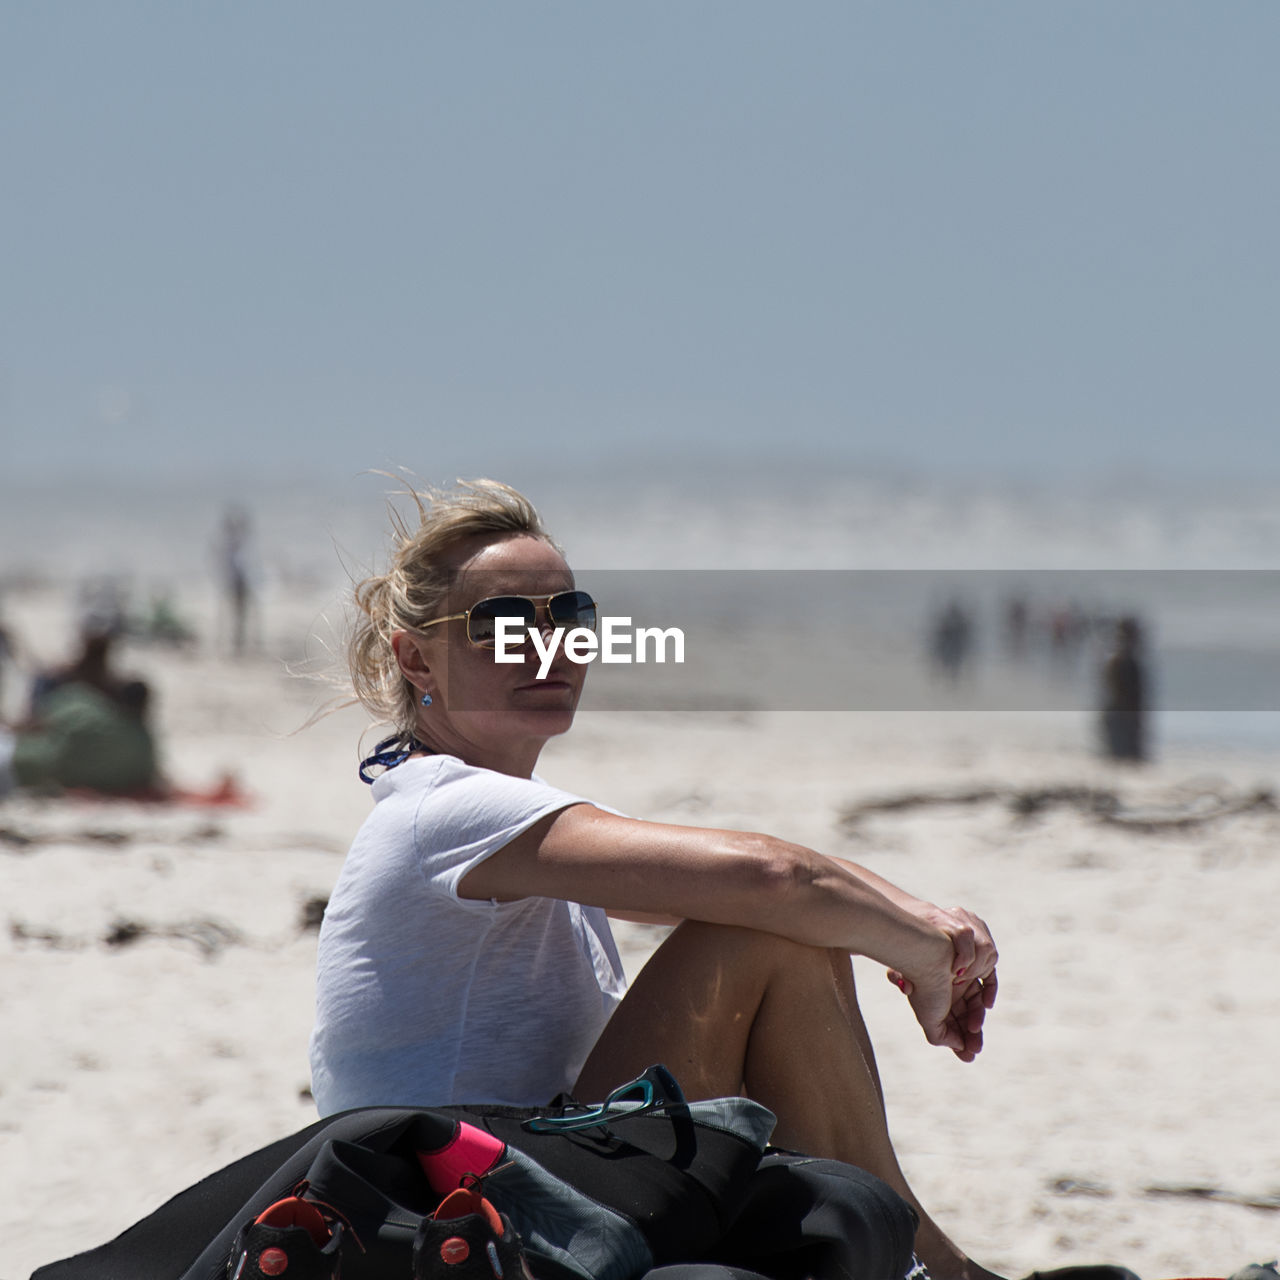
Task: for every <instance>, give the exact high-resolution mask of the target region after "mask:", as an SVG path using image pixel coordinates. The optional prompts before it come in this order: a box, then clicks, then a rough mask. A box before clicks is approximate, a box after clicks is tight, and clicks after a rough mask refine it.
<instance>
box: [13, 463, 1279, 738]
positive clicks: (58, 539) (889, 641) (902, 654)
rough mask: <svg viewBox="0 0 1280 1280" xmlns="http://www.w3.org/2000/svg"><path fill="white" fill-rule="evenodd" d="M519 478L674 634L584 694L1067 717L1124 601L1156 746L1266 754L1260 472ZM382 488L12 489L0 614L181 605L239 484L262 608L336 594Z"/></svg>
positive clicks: (582, 557) (1274, 542) (356, 567)
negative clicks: (1215, 483)
mask: <svg viewBox="0 0 1280 1280" xmlns="http://www.w3.org/2000/svg"><path fill="white" fill-rule="evenodd" d="M513 478H514V480H515V482H516V483H519V484H520V485H521V486H522V487H523V488H525V490H526V491H527V492H528V493H529V494H530V496H531V497H533V498H534V500H535V502H537V503H538V505H539V506H540V508H541V509H542V511H543V514H544V517H545V519H546V521H547V523H548V525H549V526H550V527H551V529H552V530H553V532H554V533H555V535H556V536H557V538H558V540H559V541H560V543H561V544H562V545H563V546H564V547H565V549H566V551H567V553H568V555H569V557H570V559H571V562H572V563H574V564H575V566H576V567H577V568H578V579H579V583H580V585H582V586H584V587H586V588H588V589H589V590H592V591H593V592H595V594H596V595H597V596H598V597H599V598H600V599H601V602H602V608H603V609H604V610H605V611H606V612H609V611H611V610H612V611H613V612H615V613H620V612H627V611H629V614H628V616H633V617H635V620H636V622H637V623H638V624H646V625H661V626H666V627H672V626H680V627H682V628H683V629H685V630H686V632H687V633H688V634H689V635H690V645H689V659H688V660H687V661H686V663H685V664H684V670H682V671H675V670H673V669H669V670H665V671H658V670H657V669H656V667H655V666H653V665H650V667H649V668H648V669H646V670H643V671H641V670H640V668H639V667H638V666H637V667H636V668H634V669H633V670H630V671H622V670H617V671H611V672H609V673H608V676H607V678H606V676H605V673H604V672H601V673H597V674H594V675H593V677H592V680H591V681H590V682H589V695H588V698H589V701H588V705H590V698H591V697H595V698H596V700H597V704H598V705H604V706H609V705H614V706H643V707H651V708H661V707H666V706H673V707H674V706H693V705H705V706H717V707H723V708H726V709H732V708H735V707H740V708H744V709H758V708H768V707H776V708H780V709H822V708H833V709H845V710H856V709H858V708H860V707H868V708H875V709H894V708H901V709H903V710H914V709H920V708H926V707H938V706H951V705H954V706H957V707H986V708H990V709H995V710H1050V711H1052V710H1058V709H1062V710H1079V709H1082V708H1086V707H1088V706H1090V705H1092V703H1093V702H1094V701H1095V700H1096V698H1097V696H1098V670H1099V667H1100V664H1101V662H1102V660H1103V658H1104V656H1105V654H1106V652H1107V650H1108V648H1109V647H1110V645H1111V642H1112V636H1113V632H1114V625H1115V622H1116V620H1117V619H1118V618H1119V617H1121V616H1134V617H1136V618H1138V619H1139V621H1140V622H1141V624H1142V628H1143V632H1144V637H1145V651H1144V656H1145V660H1146V663H1147V666H1148V669H1149V678H1150V684H1151V689H1152V694H1153V697H1152V701H1153V704H1154V706H1155V707H1156V709H1157V715H1158V717H1159V731H1158V732H1159V735H1160V737H1161V738H1162V739H1163V740H1166V741H1173V740H1187V741H1203V742H1206V743H1214V744H1218V745H1231V744H1239V745H1241V746H1249V747H1254V746H1265V747H1268V748H1270V747H1280V502H1277V501H1276V497H1277V495H1276V493H1275V492H1274V491H1269V490H1267V489H1266V488H1264V487H1261V486H1259V487H1255V488H1253V489H1251V490H1249V491H1245V492H1242V491H1238V490H1237V491H1212V490H1200V491H1196V490H1194V489H1190V488H1188V487H1186V486H1183V488H1181V489H1180V490H1173V489H1165V490H1160V489H1157V488H1156V487H1154V486H1146V487H1141V486H1136V487H1135V486H1133V485H1127V486H1126V485H1119V484H1111V485H1103V486H1093V487H1090V486H1087V485H1083V484H1076V485H1075V486H1074V487H1066V486H1063V487H1059V488H1054V487H1052V486H1049V485H1043V484H1042V485H1040V486H1039V487H1038V488H1035V489H1032V490H1029V489H1027V488H1025V487H1017V486H1014V485H1010V484H1004V485H1000V484H995V483H981V482H977V481H973V480H970V481H968V482H966V483H965V484H963V485H956V484H952V485H947V484H943V483H941V482H939V481H937V480H925V479H920V478H915V479H913V478H911V477H909V476H902V475H897V476H892V477H889V476H884V475H874V474H871V473H868V472H865V471H858V470H855V469H852V468H847V467H846V468H835V469H831V468H822V469H820V468H816V467H815V468H812V469H809V470H807V471H806V470H804V469H802V468H797V467H793V468H790V469H787V468H773V469H767V468H757V469H755V470H752V469H746V468H736V469H735V468H730V467H724V468H718V467H704V468H702V469H701V470H699V471H698V472H697V473H691V472H688V471H680V472H678V473H675V474H666V473H662V472H661V471H650V472H648V473H645V472H644V471H643V470H637V469H632V470H628V471H626V472H625V474H624V473H623V472H621V471H614V472H609V473H605V472H601V473H598V474H594V475H592V474H586V473H577V474H566V473H557V472H555V471H550V470H548V471H547V472H546V473H545V474H533V475H528V476H516V477H513ZM393 487H394V486H392V485H391V484H390V483H389V482H387V481H386V480H385V479H384V478H382V477H378V476H362V477H354V478H352V479H351V480H350V481H345V480H344V481H342V482H339V483H328V484H326V485H299V484H291V483H281V484H279V485H274V486H272V485H266V484H263V483H262V482H260V481H255V482H254V483H253V484H251V485H249V484H246V485H245V486H242V487H241V488H240V489H239V491H237V492H229V488H230V487H229V486H226V485H223V486H221V487H220V491H214V490H213V489H212V488H210V487H208V486H205V487H202V486H200V485H199V484H198V483H196V482H193V484H192V486H191V488H190V489H189V490H186V491H184V490H181V489H178V488H175V487H173V486H169V487H166V488H163V489H161V488H153V489H150V490H129V489H128V488H125V487H121V486H116V487H114V488H111V489H101V490H93V489H86V488H83V487H81V488H78V489H77V490H75V491H67V490H58V489H52V488H46V489H44V490H37V489H32V488H29V487H26V488H24V487H21V486H17V485H14V484H13V483H12V482H9V483H7V484H5V485H4V486H3V491H2V492H0V589H3V590H0V618H2V617H3V607H4V595H5V594H6V593H7V594H8V595H9V596H10V597H13V596H14V595H15V594H16V593H20V592H21V591H23V590H34V589H50V588H60V589H64V590H66V591H67V593H68V598H69V599H70V598H71V597H72V596H73V594H74V595H75V596H76V597H77V598H78V599H80V600H83V599H84V598H85V597H86V593H87V584H93V583H95V582H96V583H102V582H104V581H105V582H110V583H112V584H114V588H115V589H116V590H118V591H121V592H124V593H128V594H131V595H133V596H134V597H138V598H141V597H144V596H155V595H157V594H163V595H165V596H166V597H167V598H169V599H171V600H172V601H173V602H174V603H175V605H176V607H177V608H178V609H182V608H183V607H184V604H185V605H187V606H188V607H194V603H193V602H194V600H195V599H196V597H198V596H203V597H207V596H208V595H209V593H210V592H216V591H217V589H218V579H219V574H220V564H219V551H218V532H219V528H220V525H221V522H222V519H223V517H224V515H225V512H226V510H227V508H228V506H229V504H230V503H231V502H235V503H237V504H239V505H242V506H243V507H244V508H245V509H246V510H247V511H248V512H249V514H250V517H251V520H252V529H253V541H252V554H253V572H254V576H255V580H256V582H255V585H256V587H257V590H258V593H259V596H260V599H261V600H262V602H263V606H264V609H265V608H267V607H268V606H269V604H270V601H271V599H272V596H273V594H275V595H277V596H278V595H279V594H281V593H289V592H292V593H294V594H298V593H302V592H307V591H310V592H314V593H318V594H323V593H325V592H332V593H333V594H334V595H335V596H336V595H337V594H339V593H340V592H341V590H342V588H343V587H344V585H346V584H347V583H348V582H349V580H350V579H351V578H356V579H358V578H359V577H361V576H363V575H364V574H365V573H366V572H368V571H370V570H371V569H373V568H376V567H378V566H379V564H380V563H381V561H382V560H383V558H384V551H385V546H386V527H387V519H386V510H385V504H384V497H385V494H386V493H387V492H388V491H389V490H390V489H391V488H393ZM401 509H402V510H403V509H405V508H404V504H403V502H402V503H401ZM1015 602H1020V605H1021V609H1022V617H1023V619H1024V624H1023V627H1022V629H1021V631H1020V633H1017V632H1016V630H1015V627H1014V622H1013V619H1014V617H1015ZM950 606H955V607H956V608H957V609H959V610H960V611H961V612H962V613H963V615H964V617H965V619H966V621H967V627H968V630H967V633H966V634H967V644H966V646H965V652H964V657H963V662H961V663H960V664H959V666H958V668H957V669H956V670H955V671H946V670H943V669H942V664H940V663H939V661H938V660H937V658H938V655H937V649H938V634H939V630H940V627H941V620H942V619H943V616H944V614H945V611H946V610H947V609H948V608H949V607H950Z"/></svg>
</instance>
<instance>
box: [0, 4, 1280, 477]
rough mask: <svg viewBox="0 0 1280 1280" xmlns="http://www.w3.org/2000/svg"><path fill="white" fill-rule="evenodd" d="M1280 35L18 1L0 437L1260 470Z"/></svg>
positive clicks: (82, 448)
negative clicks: (795, 456) (796, 454)
mask: <svg viewBox="0 0 1280 1280" xmlns="http://www.w3.org/2000/svg"><path fill="white" fill-rule="evenodd" d="M1278 37H1280V5H1276V4H1275V3H1274V0H1256V2H1253V3H1242V2H1239V0H1226V2H1225V3H1222V4H1209V3H1205V2H1203V0H1197V3H1182V2H1180V0H1124V2H1123V3H1117V2H1116V0H1071V2H1070V3H1066V2H1065V0H1064V2H1055V3H1040V2H1037V0H1006V2H1000V0H991V2H988V3H983V4H957V3H937V4H925V3H915V2H901V3H900V2H898V0H881V2H880V3H875V4H870V3H867V4H862V3H856V2H855V0H839V3H835V2H832V3H825V2H824V3H812V2H807V0H801V2H798V3H795V4H784V3H780V2H778V0H772V2H770V3H764V2H762V0H681V2H680V3H671V2H665V3H664V2H654V0H650V2H649V3H644V4H638V3H635V4H611V3H609V4H607V3H598V2H588V0H581V2H580V3H573V4H567V3H554V2H550V0H537V2H534V0H527V2H526V0H518V2H517V0H512V2H510V3H504V4H497V3H484V2H483V0H453V2H452V3H430V2H428V0H413V2H408V0H405V2H403V3H386V2H377V0H375V2H374V3H370V4H359V5H358V4H356V3H353V2H351V3H343V4H338V3H332V2H330V0H305V2H303V0H297V2H286V0H272V2H270V3H261V4H250V3H239V4H231V3H223V4H214V3H206V4H199V5H175V4H173V3H171V2H170V0H157V2H155V3H129V2H126V0H108V2H99V0H92V2H89V0H81V2H79V3H71V2H65V3H64V2H56V0H50V2H49V3H40V4H37V3H18V2H17V0H3V3H0V129H2V130H3V132H2V134H0V240H2V242H3V246H4V248H3V262H4V267H3V275H2V277H0V326H2V327H0V445H2V449H0V471H3V472H4V473H5V475H6V476H8V477H22V476H26V475H33V476H34V475H36V474H37V473H38V472H41V471H47V470H49V469H50V468H52V467H54V466H56V465H61V466H70V467H73V468H74V469H75V470H76V471H77V472H81V471H83V472H89V473H92V474H102V475H104V476H108V477H110V476H114V475H116V474H120V473H125V472H130V471H143V472H145V473H147V474H174V475H178V474H185V475H195V474H211V475H212V474H216V475H228V474H229V475H235V474H237V473H244V472H254V471H277V470H282V469H285V468H289V469H295V468H297V469H303V470H305V471H307V472H309V473H314V474H316V475H334V476H337V475H341V476H347V475H350V474H351V473H352V472H353V471H354V470H357V469H359V468H362V467H370V466H375V467H376V466H385V465H388V464H396V463H406V464H409V465H411V466H413V467H414V468H415V469H416V470H417V471H418V472H419V473H420V474H422V475H424V476H427V477H432V478H436V477H439V476H442V475H452V474H454V473H456V472H458V471H464V472H470V473H475V472H479V471H489V472H495V471H497V472H499V473H500V472H501V470H502V466H503V464H504V463H506V462H509V461H510V460H515V459H525V460H528V459H533V458H538V459H542V460H543V461H545V462H549V463H552V464H555V463H557V462H559V461H561V460H567V461H572V462H574V463H575V464H579V465H581V466H582V467H585V468H586V469H587V470H588V471H591V472H592V473H593V474H596V475H599V476H600V477H601V478H602V479H603V478H605V477H607V476H608V475H609V472H608V470H607V469H606V468H605V467H604V465H603V464H604V463H605V462H606V461H607V460H608V459H610V458H612V457H616V456H617V455H618V453H619V451H622V452H623V453H627V452H631V453H642V452H645V451H652V452H653V453H654V454H656V456H657V457H658V459H659V460H660V463H661V465H663V466H668V467H670V468H672V469H673V470H675V469H679V468H681V467H682V466H684V465H686V464H688V463H690V462H691V461H693V460H695V459H696V460H703V459H705V458H707V457H713V458H714V457H717V456H720V457H726V458H732V457H745V458H747V459H748V460H760V459H769V458H773V457H779V458H785V457H787V456H788V455H791V454H795V453H797V452H798V453H800V454H803V455H805V456H807V457H817V458H822V457H829V458H832V459H836V460H848V461H850V462H853V463H859V462H863V461H868V460H870V461H874V462H877V463H888V464H890V465H894V466H899V467H908V468H909V467H914V466H923V467H925V468H928V469H930V470H935V471H942V472H949V471H952V470H956V469H960V468H968V469H973V468H987V467H996V468H998V469H1000V470H1007V469H1015V470H1030V471H1036V472H1039V473H1040V474H1042V475H1052V474H1055V473H1057V472H1059V471H1063V470H1066V471H1073V470H1080V469H1084V470H1098V469H1101V470H1114V469H1116V468H1121V467H1131V468H1132V467H1139V466H1146V465H1157V464H1158V465H1159V466H1161V467H1162V468H1166V469H1171V470H1173V471H1175V472H1181V473H1183V474H1187V475H1195V474H1199V473H1203V472H1206V471H1225V472H1228V473H1235V474H1240V475H1247V476H1252V477H1254V478H1258V477H1266V476H1269V475H1271V474H1273V473H1277V469H1278V468H1280V427H1278V424H1277V413H1276V409H1277V404H1278V403H1280V397H1278V395H1277V392H1278V391H1280V359H1278V358H1277V353H1276V346H1277V335H1278V333H1280V325H1278V324H1277V320H1278V319H1280V314H1278V313H1280V270H1278V267H1280V232H1278V230H1277V228H1280V164H1278V163H1277V160H1278V157H1277V149H1278V146H1280V76H1278V75H1277V72H1276V68H1277V65H1280V39H1278ZM300 473H301V472H300Z"/></svg>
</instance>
